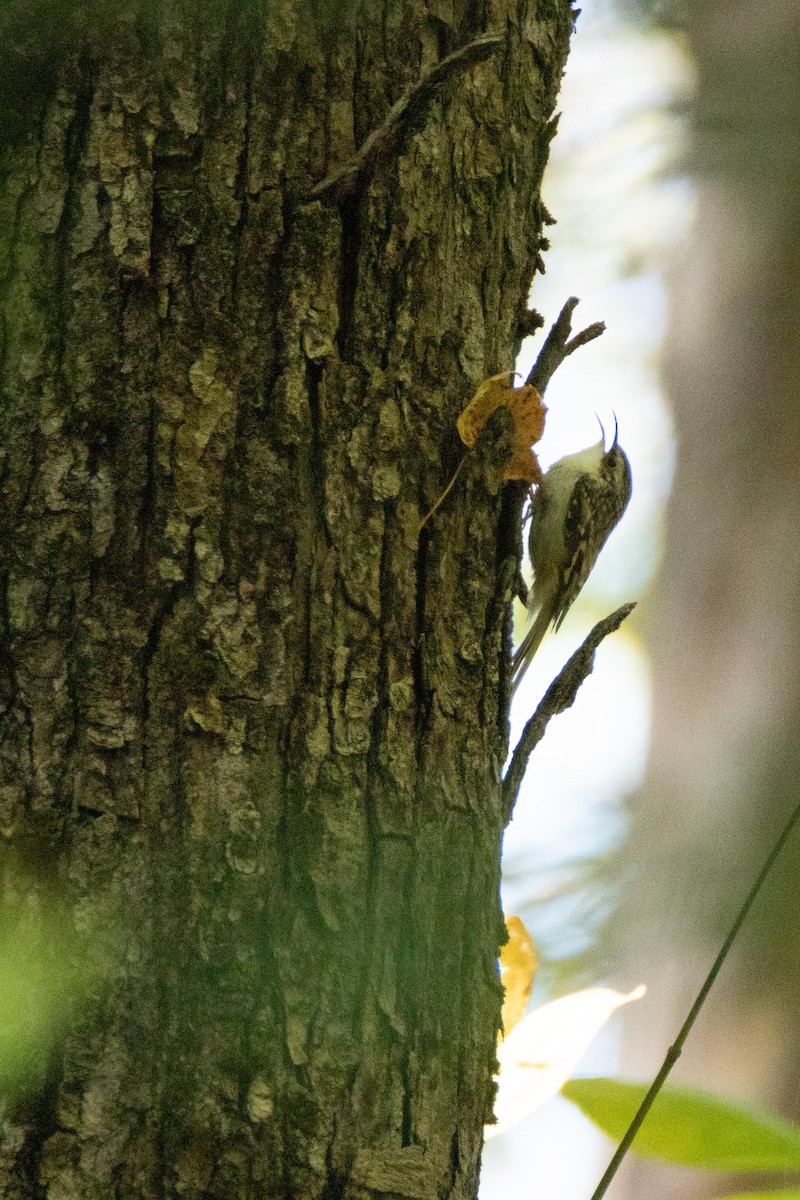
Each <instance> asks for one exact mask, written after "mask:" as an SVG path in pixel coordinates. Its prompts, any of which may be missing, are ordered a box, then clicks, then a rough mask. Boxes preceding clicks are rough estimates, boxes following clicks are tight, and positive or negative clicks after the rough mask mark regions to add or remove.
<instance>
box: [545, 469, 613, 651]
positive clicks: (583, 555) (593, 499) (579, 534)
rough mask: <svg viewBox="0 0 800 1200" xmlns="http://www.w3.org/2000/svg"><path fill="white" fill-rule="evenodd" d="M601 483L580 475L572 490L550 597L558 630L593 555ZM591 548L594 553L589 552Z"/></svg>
mask: <svg viewBox="0 0 800 1200" xmlns="http://www.w3.org/2000/svg"><path fill="white" fill-rule="evenodd" d="M603 486H604V485H603V483H602V481H601V480H599V479H596V478H594V477H593V476H591V475H588V474H586V475H580V476H579V477H578V479H577V481H576V483H575V487H574V488H573V489H572V495H571V496H570V501H569V507H568V509H567V518H566V521H565V522H564V550H565V554H564V559H565V562H566V564H567V565H566V566H565V568H564V571H563V574H562V576H561V580H560V582H559V586H558V590H557V592H556V594H555V596H554V598H553V628H554V629H558V627H559V626H560V624H561V622H562V621H563V620H564V617H565V616H566V615H567V612H568V611H569V608H570V605H571V604H572V602H573V600H574V599H575V597H576V596H577V594H578V592H579V591H580V590H581V588H582V587H583V585H584V583H585V582H586V580H587V578H588V576H589V573H590V571H591V569H592V567H593V566H594V564H595V559H596V558H597V553H596V551H597V550H599V547H597V546H596V545H595V539H594V538H593V537H592V525H593V523H594V521H595V520H596V517H597V512H598V503H597V502H598V495H597V492H598V489H599V488H602V487H603ZM593 548H594V550H595V553H593V552H592V551H593Z"/></svg>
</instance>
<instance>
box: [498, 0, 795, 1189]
mask: <svg viewBox="0 0 800 1200" xmlns="http://www.w3.org/2000/svg"><path fill="white" fill-rule="evenodd" d="M562 107H563V110H564V115H563V118H562V125H561V129H560V132H559V137H558V138H557V139H556V141H555V143H554V156H553V161H552V164H551V167H550V171H549V175H548V176H547V177H546V181H545V199H546V202H547V203H548V206H549V207H550V209H551V210H552V211H553V213H554V215H555V216H556V217H557V218H558V222H559V223H558V225H557V226H556V227H555V228H554V230H553V231H552V242H553V251H552V252H551V254H550V255H549V256H548V259H547V267H548V275H547V276H546V277H545V279H544V280H543V281H538V280H537V283H536V286H535V288H534V295H533V301H534V304H536V306H537V307H539V308H540V309H542V311H544V313H545V315H546V316H547V317H548V318H549V317H551V316H552V315H553V314H554V312H555V310H556V308H557V306H558V304H559V302H560V300H561V299H563V297H564V296H566V295H568V294H570V293H574V294H576V295H578V296H580V297H581V298H582V301H583V304H582V306H581V308H582V309H583V308H584V307H585V308H586V311H585V312H584V313H583V317H584V319H585V321H587V322H588V321H589V320H596V319H599V318H605V319H606V320H607V322H608V326H609V328H608V332H607V333H606V334H605V336H604V337H603V338H602V339H601V340H600V342H599V343H595V344H593V345H592V346H590V347H587V348H586V349H585V350H582V351H581V352H580V354H579V355H576V356H575V360H574V363H573V362H570V364H569V365H568V367H565V368H564V372H563V375H562V378H561V379H560V380H559V379H557V380H556V381H554V385H553V387H552V389H551V391H550V392H549V393H548V402H549V403H550V406H551V414H550V418H549V419H550V430H549V432H548V435H547V437H550V438H552V443H548V442H547V441H546V442H545V447H546V452H545V460H546V463H547V462H549V461H551V460H552V459H553V458H556V457H558V456H559V455H560V454H561V453H564V452H565V451H566V450H567V449H574V448H577V446H578V445H581V444H584V445H585V444H588V442H589V441H591V440H594V431H593V428H592V420H593V418H592V417H591V412H592V411H597V412H599V414H600V416H601V417H602V418H603V419H605V416H606V414H607V411H608V408H609V407H611V408H613V409H614V411H615V412H616V413H617V415H618V417H619V423H620V436H621V440H622V441H623V444H624V445H625V446H626V448H628V449H629V452H630V457H631V460H632V462H633V469H634V502H633V503H632V505H631V509H630V510H629V513H628V514H627V515H626V517H625V520H624V521H623V523H622V525H621V527H620V529H619V530H618V532H617V533H616V534H615V535H614V537H613V538H612V540H611V541H610V542H609V546H608V549H607V551H606V552H604V555H603V557H602V559H601V562H600V564H599V565H598V571H597V576H596V578H595V579H594V580H593V582H592V585H591V587H589V588H587V594H586V596H585V598H584V609H583V611H582V612H580V613H579V612H578V611H577V606H576V611H575V613H574V616H573V622H574V626H573V630H572V632H570V631H569V630H568V629H567V626H566V625H565V631H564V643H563V645H562V646H559V644H558V643H559V639H557V638H552V639H549V642H550V645H549V646H548V647H547V648H545V647H543V648H542V651H541V652H540V655H541V661H540V662H538V663H537V678H536V681H535V682H534V681H533V680H532V681H531V686H530V689H529V692H528V693H527V694H526V696H521V697H520V707H521V708H522V710H523V711H521V712H519V713H517V714H516V720H515V725H516V728H519V725H520V724H521V722H522V720H523V719H524V716H526V715H527V714H528V713H529V711H530V709H531V707H532V706H533V704H534V703H535V702H536V699H538V695H539V694H540V693H541V691H542V690H543V687H544V685H545V683H546V681H547V679H548V678H550V677H552V675H553V673H554V672H555V671H556V670H557V669H558V667H559V666H560V665H561V663H562V662H563V661H564V660H565V658H566V657H567V655H568V654H569V652H570V651H571V649H572V648H573V644H574V645H577V643H578V642H579V641H580V639H581V637H582V635H583V634H584V633H585V631H586V630H587V629H588V627H589V625H590V623H591V620H592V619H595V618H596V617H599V616H600V615H602V612H604V611H608V610H609V609H610V608H611V607H613V605H615V604H617V603H620V602H622V601H624V600H627V599H633V598H637V597H638V598H640V600H641V601H642V603H641V604H640V605H639V608H638V609H637V611H636V614H635V617H634V620H633V621H631V622H629V623H628V627H626V628H624V629H623V631H621V633H620V634H618V635H616V637H615V639H613V641H614V645H608V646H606V647H605V648H603V649H602V650H601V652H600V654H599V655H598V661H597V666H596V673H595V676H594V677H593V678H592V680H590V682H589V684H588V685H587V687H586V688H585V689H584V692H583V694H582V695H581V697H580V698H579V702H578V704H577V705H576V706H575V709H574V710H573V712H572V713H571V714H569V715H568V716H565V717H562V718H559V728H558V730H556V729H553V727H552V726H551V730H549V731H548V737H547V739H545V743H544V744H543V745H542V747H541V748H540V749H539V750H538V751H537V754H536V756H535V757H534V760H533V763H532V766H531V771H530V772H529V778H528V780H527V790H526V794H525V796H524V797H523V798H522V799H521V801H520V808H519V810H518V812H517V814H516V815H515V820H514V824H513V825H512V827H511V829H510V830H509V834H508V836H507V843H506V847H507V857H506V867H507V871H506V882H505V905H506V910H507V911H508V912H520V913H521V915H522V916H523V918H524V919H525V921H526V924H527V925H528V927H529V928H530V929H531V931H532V933H533V935H534V938H535V939H536V941H537V945H538V948H539V951H540V953H541V954H542V958H543V966H542V971H541V972H540V980H539V995H538V997H537V996H536V995H535V996H534V1001H536V999H538V1000H539V1001H541V1000H543V999H549V998H551V997H552V996H554V995H559V994H563V992H564V991H565V990H569V989H570V988H572V987H574V986H576V985H577V984H578V983H585V982H587V980H590V981H592V982H607V983H610V984H611V985H612V986H616V987H620V988H622V989H624V988H628V987H631V986H632V985H633V984H635V983H638V982H640V981H643V982H645V983H646V984H647V986H648V997H647V998H646V999H645V1000H644V1001H642V1002H641V1003H640V1004H638V1005H632V1006H630V1008H629V1009H626V1010H624V1011H623V1013H622V1014H621V1015H620V1016H619V1017H617V1018H615V1021H616V1023H617V1031H616V1034H611V1033H610V1034H609V1036H608V1037H607V1038H606V1039H605V1041H604V1042H603V1043H602V1044H601V1045H599V1046H598V1047H597V1049H596V1050H595V1052H594V1054H593V1055H592V1056H590V1058H589V1059H588V1060H587V1061H586V1062H585V1064H584V1068H585V1073H594V1072H595V1071H597V1072H607V1073H614V1072H616V1073H618V1074H621V1075H623V1076H624V1077H626V1078H631V1079H637V1080H643V1079H647V1078H650V1077H652V1075H654V1074H655V1071H656V1070H657V1067H658V1065H659V1064H660V1062H661V1059H662V1058H663V1055H664V1052H665V1050H666V1048H667V1046H668V1045H669V1044H670V1042H671V1041H672V1040H673V1038H674V1036H675V1033H676V1032H677V1029H678V1027H679V1025H680V1022H681V1020H682V1019H683V1016H684V1015H685V1013H686V1011H687V1009H688V1008H689V1006H690V1004H691V1001H692V998H693V996H694V994H695V993H696V991H697V988H698V987H699V985H700V982H701V980H702V978H703V976H704V974H705V972H706V970H707V969H708V966H709V965H710V963H711V961H712V959H713V957H714V955H715V954H716V952H717V950H718V948H719V945H720V943H721V941H722V939H723V937H724V934H725V932H726V929H727V927H728V925H729V924H730V921H731V919H732V917H733V915H734V913H735V911H736V909H737V907H738V905H739V903H740V901H741V899H742V897H743V895H744V893H745V892H746V890H747V888H748V887H749V885H750V883H751V882H752V879H753V878H754V876H755V874H756V873H757V871H758V868H759V865H760V863H761V861H762V859H763V858H764V857H765V855H766V853H767V850H768V848H769V846H770V844H771V842H772V840H773V839H774V837H775V836H776V834H777V831H778V830H779V828H780V826H781V825H782V823H783V821H784V820H785V818H786V816H787V815H788V812H789V810H790V808H791V807H792V806H793V805H794V804H795V803H796V802H797V800H798V795H797V793H798V790H799V789H800V749H799V748H798V738H797V732H796V731H797V727H798V708H799V707H800V684H799V683H798V669H797V664H798V661H800V539H798V537H797V533H796V530H797V528H798V521H799V519H800V456H799V455H798V447H800V402H799V401H798V397H800V378H799V377H798V376H799V375H800V351H799V350H798V332H800V222H799V221H798V216H800V212H799V211H798V210H799V209H800V187H799V186H798V185H799V184H800V180H799V179H798V175H799V174H800V144H799V143H800V2H799V0H768V2H767V3H757V2H756V0H695V2H694V3H692V4H678V3H645V0H642V2H641V3H634V2H633V0H628V2H625V0H617V2H616V3H613V2H612V0H598V2H597V3H595V4H592V5H587V6H586V11H585V12H584V13H583V14H582V15H581V17H580V19H579V20H578V24H577V33H576V37H575V40H574V42H573V50H572V54H571V58H570V61H569V63H568V66H567V74H566V79H565V85H564V90H563V94H562ZM580 311H581V310H579V312H580ZM579 358H580V359H581V362H580V363H578V361H577V360H578V359H579ZM569 370H572V371H573V374H572V375H571V376H570V375H569V373H568V372H569ZM556 384H558V387H559V388H560V389H561V390H560V391H557V387H556ZM643 426H644V427H645V428H643ZM551 444H552V453H549V450H550V445H551ZM548 743H549V745H548ZM576 748H577V749H576ZM799 871H800V846H798V845H797V842H796V841H795V842H793V843H792V845H791V846H790V847H789V849H788V851H787V853H786V855H785V857H784V859H783V860H782V862H781V864H780V866H779V868H778V871H777V872H776V877H775V878H774V880H773V881H772V882H771V884H770V885H769V888H768V891H767V893H766V894H765V895H764V896H763V897H762V899H761V900H760V901H759V903H758V905H757V908H756V910H755V911H754V913H753V915H752V918H751V920H750V922H749V924H748V925H747V927H746V929H745V932H744V933H743V935H742V937H741V939H740V941H739V943H738V946H737V947H736V949H735V950H734V953H733V956H732V958H731V960H729V963H728V965H727V966H726V967H725V969H724V971H723V974H722V977H721V979H720V980H719V981H718V983H717V985H716V988H715V990H714V992H713V993H712V996H711V1000H710V1001H709V1004H708V1006H707V1009H706V1011H705V1012H704V1014H703V1016H702V1017H701V1019H700V1021H699V1022H698V1025H697V1027H696V1029H695V1031H694V1032H693V1034H692V1036H691V1038H690V1040H689V1043H688V1045H687V1047H686V1049H685V1051H684V1055H683V1057H682V1059H681V1060H680V1063H679V1064H678V1068H677V1071H676V1079H677V1080H679V1081H682V1082H684V1083H690V1084H696V1085H698V1084H701V1085H702V1086H704V1087H705V1088H706V1089H712V1090H714V1091H716V1092H719V1093H720V1094H721V1095H725V1096H730V1097H732V1098H735V1099H738V1100H748V1101H754V1102H760V1103H763V1104H765V1105H771V1106H772V1107H773V1108H774V1109H775V1110H776V1111H777V1112H779V1113H780V1114H782V1115H783V1116H784V1117H787V1118H789V1119H791V1120H795V1121H800V1083H798V1057H799V1056H800V1045H798V1042H799V1040H800V1025H799V1024H798V1021H797V1018H796V1013H797V1011H798V1008H799V1007H800V938H799V937H798V933H797V930H798V927H799V926H800V922H799V921H798V916H800V912H799V911H798V910H799V908H800V900H799V899H798V897H799V896H800V889H798V888H797V885H796V879H797V876H798V872H799ZM511 1137H512V1135H511V1134H509V1135H504V1138H499V1139H496V1140H495V1142H493V1143H492V1144H491V1146H489V1147H488V1148H487V1155H486V1166H485V1172H484V1183H483V1196H484V1200H488V1197H489V1196H493V1195H494V1193H495V1192H497V1193H498V1195H499V1192H500V1190H501V1189H502V1190H503V1191H504V1192H505V1193H506V1194H514V1193H515V1192H517V1191H519V1190H520V1188H521V1187H522V1186H523V1185H522V1184H521V1182H520V1178H521V1176H520V1172H521V1171H524V1170H525V1166H526V1164H527V1170H528V1172H529V1171H530V1169H531V1164H532V1163H533V1162H535V1163H536V1164H537V1177H538V1178H539V1179H540V1181H541V1182H540V1186H541V1189H542V1190H541V1193H540V1194H543V1195H544V1194H546V1195H549V1196H558V1197H559V1198H565V1200H566V1198H569V1200H571V1198H572V1197H578V1196H588V1195H589V1194H591V1190H592V1188H593V1186H594V1183H595V1182H596V1181H597V1178H598V1177H599V1174H600V1171H601V1169H602V1166H603V1165H604V1163H605V1161H607V1158H608V1156H609V1154H610V1145H609V1143H607V1142H604V1141H602V1140H595V1136H594V1134H593V1133H591V1132H589V1131H587V1130H585V1129H584V1127H583V1125H582V1124H581V1122H580V1121H579V1120H576V1118H575V1116H574V1114H572V1113H571V1112H569V1111H568V1110H567V1107H566V1105H563V1103H562V1102H560V1101H555V1102H554V1103H553V1104H552V1105H551V1106H550V1108H549V1109H548V1110H547V1111H545V1112H542V1113H541V1114H537V1116H536V1117H535V1118H533V1119H532V1120H531V1121H530V1122H529V1123H527V1124H526V1125H525V1126H524V1127H522V1128H521V1129H520V1130H519V1134H518V1137H519V1142H518V1144H517V1146H516V1147H514V1146H512V1145H511V1143H510V1140H509V1139H511ZM504 1142H505V1143H506V1144H505V1146H503V1143H504ZM566 1145H570V1147H571V1150H570V1155H569V1161H567V1162H565V1161H564V1147H565V1146H566ZM578 1146H583V1147H584V1148H585V1153H583V1154H579V1153H578V1151H577V1147H578ZM548 1162H551V1165H550V1166H549V1167H548V1166H547V1165H546V1164H547V1163H548ZM526 1178H527V1179H528V1180H529V1179H530V1176H529V1175H528V1176H527V1177H526ZM741 1188H742V1180H741V1178H740V1179H739V1180H738V1181H737V1184H736V1190H741ZM732 1190H734V1188H733V1187H732V1186H731V1181H730V1180H723V1179H720V1178H719V1176H710V1175H709V1176H705V1175H703V1174H702V1173H698V1172H687V1171H686V1170H680V1169H678V1168H674V1167H672V1168H670V1167H666V1166H659V1165H656V1164H653V1163H650V1162H644V1161H637V1160H636V1159H635V1158H631V1159H630V1160H629V1161H628V1163H627V1165H626V1166H625V1167H624V1168H623V1170H622V1172H621V1174H620V1175H619V1176H618V1178H617V1180H616V1181H615V1183H614V1184H613V1185H612V1189H611V1192H610V1195H612V1196H614V1197H617V1198H618V1200H622V1198H625V1197H631V1198H633V1197H638V1196H642V1195H658V1196H659V1197H663V1198H664V1200H674V1198H677V1197H681V1198H684V1197H701V1196H713V1195H721V1194H723V1193H724V1192H726V1191H732Z"/></svg>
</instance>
